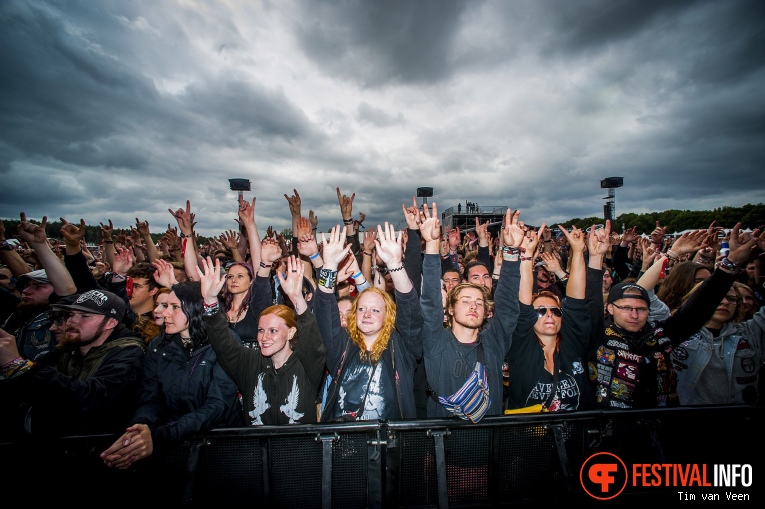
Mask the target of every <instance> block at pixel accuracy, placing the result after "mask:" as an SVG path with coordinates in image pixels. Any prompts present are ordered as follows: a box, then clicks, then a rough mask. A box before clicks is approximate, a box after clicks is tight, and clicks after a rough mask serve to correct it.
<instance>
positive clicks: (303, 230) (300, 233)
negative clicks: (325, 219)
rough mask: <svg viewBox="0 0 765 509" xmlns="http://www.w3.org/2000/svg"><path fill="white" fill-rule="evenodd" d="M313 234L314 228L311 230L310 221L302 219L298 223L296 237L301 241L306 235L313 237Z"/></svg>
mask: <svg viewBox="0 0 765 509" xmlns="http://www.w3.org/2000/svg"><path fill="white" fill-rule="evenodd" d="M312 234H313V228H311V221H310V219H306V218H305V217H301V218H300V219H299V220H298V222H297V232H295V233H294V235H295V237H297V238H298V239H300V238H302V237H304V236H306V235H312ZM312 254H313V253H312Z"/></svg>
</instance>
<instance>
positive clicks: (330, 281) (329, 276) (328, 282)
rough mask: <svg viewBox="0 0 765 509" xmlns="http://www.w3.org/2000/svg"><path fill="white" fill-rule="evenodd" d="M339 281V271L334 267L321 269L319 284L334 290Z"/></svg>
mask: <svg viewBox="0 0 765 509" xmlns="http://www.w3.org/2000/svg"><path fill="white" fill-rule="evenodd" d="M336 282H337V271H336V270H332V269H321V270H320V271H319V286H323V287H324V288H326V289H327V290H332V289H333V288H334V287H335V283H336Z"/></svg>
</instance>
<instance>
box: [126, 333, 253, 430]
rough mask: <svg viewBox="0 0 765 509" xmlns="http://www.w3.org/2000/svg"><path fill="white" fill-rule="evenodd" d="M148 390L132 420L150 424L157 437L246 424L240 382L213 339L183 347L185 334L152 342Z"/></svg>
mask: <svg viewBox="0 0 765 509" xmlns="http://www.w3.org/2000/svg"><path fill="white" fill-rule="evenodd" d="M142 382H143V392H142V394H141V401H140V405H139V407H138V409H137V410H136V411H135V413H134V414H133V419H132V420H131V422H130V423H131V424H137V423H142V424H148V425H149V427H150V428H151V435H152V439H153V440H154V441H158V442H163V441H165V442H177V441H179V440H181V439H184V438H187V437H189V436H191V435H193V434H195V433H197V432H200V431H206V430H209V429H212V428H215V427H225V426H239V425H241V424H242V420H241V412H239V403H238V401H237V392H238V390H237V387H236V384H235V383H234V381H233V380H231V378H230V377H229V376H228V375H227V374H226V372H225V371H223V367H222V366H221V365H220V364H219V363H218V358H217V356H216V355H215V350H213V347H212V345H211V344H210V343H203V344H201V345H200V346H198V347H197V348H194V349H187V348H184V347H183V344H182V343H181V339H180V336H179V335H177V334H173V335H172V336H165V335H164V334H160V335H158V336H157V337H155V338H154V339H152V340H151V343H149V350H148V352H146V362H145V363H144V369H143V379H142Z"/></svg>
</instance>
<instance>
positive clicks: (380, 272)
mask: <svg viewBox="0 0 765 509" xmlns="http://www.w3.org/2000/svg"><path fill="white" fill-rule="evenodd" d="M372 268H373V269H374V270H375V271H376V272H377V273H378V274H385V273H386V272H388V269H387V268H385V267H380V266H379V265H372Z"/></svg>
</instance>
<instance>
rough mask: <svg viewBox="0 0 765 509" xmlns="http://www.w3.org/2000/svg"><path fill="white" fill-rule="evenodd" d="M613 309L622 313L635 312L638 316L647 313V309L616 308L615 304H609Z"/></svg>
mask: <svg viewBox="0 0 765 509" xmlns="http://www.w3.org/2000/svg"><path fill="white" fill-rule="evenodd" d="M611 305H612V306H613V307H615V308H616V309H618V310H619V311H624V312H625V313H628V314H629V313H632V312H633V311H636V312H637V313H638V314H642V313H648V308H633V307H632V306H617V305H616V304H613V303H612V304H611Z"/></svg>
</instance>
